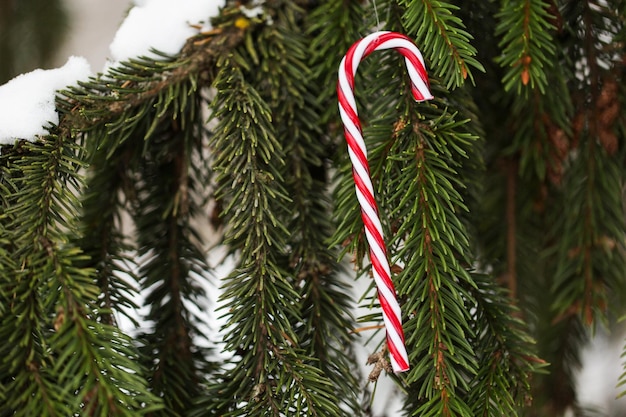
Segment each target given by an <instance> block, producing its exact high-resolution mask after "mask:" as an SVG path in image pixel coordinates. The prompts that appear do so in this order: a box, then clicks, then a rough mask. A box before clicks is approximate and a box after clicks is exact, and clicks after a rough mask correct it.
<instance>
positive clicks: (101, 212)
mask: <svg viewBox="0 0 626 417" xmlns="http://www.w3.org/2000/svg"><path fill="white" fill-rule="evenodd" d="M98 134H100V135H103V136H104V135H106V132H98V133H95V134H94V136H98ZM87 136H88V137H87V138H86V141H87V143H90V144H94V143H96V142H97V140H93V141H91V140H89V138H90V137H91V135H87ZM92 154H93V155H94V157H93V158H92V162H91V165H90V167H89V174H88V180H87V185H86V189H85V194H84V198H83V216H82V218H81V220H80V225H81V226H82V231H81V238H80V241H79V243H78V246H79V247H81V248H82V249H83V251H84V252H85V255H87V256H88V257H89V261H87V262H86V264H85V267H86V268H93V269H94V270H95V271H96V275H97V283H98V287H99V288H100V297H99V301H100V308H101V309H102V320H103V322H104V323H106V324H111V325H113V324H115V323H116V319H115V314H121V315H123V316H125V317H126V318H127V319H129V320H130V321H131V322H133V323H134V324H135V325H136V320H135V317H134V315H133V314H131V312H132V311H133V310H134V309H136V308H137V307H138V306H137V305H136V303H135V301H134V300H133V298H134V297H135V296H136V292H137V289H136V288H135V287H134V285H133V282H137V280H138V278H137V276H136V275H135V273H134V272H133V269H134V267H135V263H134V261H133V260H132V259H131V258H130V255H129V254H130V253H131V250H132V247H131V245H130V244H129V242H128V240H129V239H128V238H127V237H126V236H124V234H123V233H122V231H121V229H122V226H123V223H122V215H123V214H124V210H125V209H126V208H127V207H125V202H124V201H122V199H123V196H124V195H125V196H126V198H127V199H128V198H129V197H131V198H132V195H129V194H130V193H131V192H132V191H131V190H129V183H130V178H128V177H129V175H130V172H129V165H130V161H129V158H130V157H131V155H132V153H131V152H129V149H128V148H127V147H123V148H122V149H121V150H119V151H118V152H115V154H114V155H113V156H112V157H111V158H106V154H104V153H98V152H93V153H92ZM129 279H131V280H132V282H129V281H128V280H129Z"/></svg>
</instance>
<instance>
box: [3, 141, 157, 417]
mask: <svg viewBox="0 0 626 417" xmlns="http://www.w3.org/2000/svg"><path fill="white" fill-rule="evenodd" d="M81 155H82V149H81V148H80V147H79V146H78V145H76V144H75V143H74V142H73V141H72V140H68V139H64V138H62V137H60V136H56V135H54V134H51V135H50V136H47V137H45V138H43V140H42V141H41V142H38V143H27V142H23V143H18V145H17V146H16V147H15V148H14V149H13V150H12V152H10V153H9V156H8V165H7V166H8V170H9V171H8V172H9V174H10V177H9V178H11V179H12V181H14V183H15V184H16V188H17V189H16V192H15V200H14V201H15V203H14V204H12V205H11V207H10V208H8V209H7V211H6V214H7V216H8V217H9V218H10V219H11V221H10V222H9V223H8V229H10V230H11V233H12V235H13V244H14V246H15V251H14V254H15V256H16V260H17V262H18V263H19V264H20V265H21V267H20V268H21V271H16V275H15V276H16V278H17V282H21V283H23V284H26V285H28V287H30V288H31V290H30V291H35V293H31V295H30V296H29V298H31V299H32V301H33V302H34V303H35V305H38V307H35V309H33V310H31V313H29V314H26V315H23V314H21V313H19V312H18V311H17V308H18V306H19V308H20V309H21V308H23V307H27V308H28V306H29V303H23V304H22V303H18V304H16V305H15V308H16V310H13V311H11V313H10V314H9V315H7V316H8V317H13V318H14V319H15V318H17V317H23V318H24V319H26V321H23V320H17V322H18V323H19V322H20V321H21V322H22V323H23V324H26V323H29V327H30V328H28V329H24V328H22V329H19V330H21V332H20V333H21V335H20V336H19V338H20V339H21V340H22V343H23V346H24V347H25V349H11V350H10V351H9V353H8V355H12V356H14V358H15V360H14V361H12V367H14V368H13V369H12V372H14V375H15V376H14V383H13V384H11V386H10V387H9V389H11V390H12V391H13V392H15V396H14V397H13V398H12V399H11V400H10V401H9V406H10V407H12V408H13V409H14V410H15V412H17V415H22V414H21V413H23V412H29V413H30V412H31V411H32V409H31V408H28V407H26V405H25V404H26V402H28V403H30V402H31V401H37V402H40V404H41V405H40V407H41V409H40V411H41V413H40V414H41V415H68V414H73V413H78V412H79V410H81V409H82V410H83V411H85V412H87V413H90V414H91V415H98V416H105V415H107V416H113V415H137V414H138V413H139V414H140V415H142V414H144V413H146V412H148V411H150V409H156V408H158V403H159V402H158V400H157V399H156V398H154V397H152V396H151V395H150V394H149V392H148V390H147V387H146V385H145V380H143V378H142V370H141V368H139V367H138V365H137V364H136V363H134V361H133V359H135V358H136V354H135V353H134V351H133V349H132V348H129V347H128V340H127V339H125V336H123V335H121V334H120V333H119V332H118V331H117V329H113V328H111V327H109V326H106V325H104V324H101V323H100V322H99V314H98V309H97V307H96V306H95V305H94V300H96V299H97V294H98V290H97V287H96V286H95V285H94V276H93V271H92V270H90V269H83V268H80V267H78V265H82V264H83V263H84V255H83V254H81V252H80V250H78V249H77V248H75V247H73V246H72V245H71V244H69V243H68V238H67V236H75V235H76V223H75V222H74V221H73V220H72V219H74V216H73V215H72V214H73V213H74V212H76V211H78V207H79V203H78V200H77V197H76V195H75V194H76V192H77V190H78V189H79V187H80V177H79V176H78V173H77V171H78V168H79V167H81V163H80V160H81V159H82V156H81ZM5 158H7V157H5ZM17 184H19V186H17ZM29 281H30V282H29ZM46 288H52V289H54V290H52V291H50V290H46ZM36 293H38V294H39V296H37V295H35V294H36ZM15 295H17V293H15ZM25 295H26V294H25ZM31 307H34V306H32V305H31ZM33 313H34V314H33ZM3 328H6V327H5V326H3ZM11 338H15V336H12V337H11ZM16 342H17V340H16ZM20 368H21V369H20ZM129 370H130V371H131V372H129ZM52 378H54V379H52ZM24 383H27V384H29V385H30V386H31V387H39V388H38V389H35V390H32V388H26V387H23V386H20V384H24ZM146 404H154V405H153V406H149V407H146ZM56 407H62V408H60V409H59V408H56Z"/></svg>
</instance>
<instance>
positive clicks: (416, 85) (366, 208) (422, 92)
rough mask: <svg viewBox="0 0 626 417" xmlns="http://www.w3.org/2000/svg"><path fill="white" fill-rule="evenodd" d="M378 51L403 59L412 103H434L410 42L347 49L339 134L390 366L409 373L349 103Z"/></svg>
mask: <svg viewBox="0 0 626 417" xmlns="http://www.w3.org/2000/svg"><path fill="white" fill-rule="evenodd" d="M380 49H396V50H397V51H398V52H400V53H401V54H402V55H404V58H405V61H406V67H407V70H408V73H409V77H410V78H411V83H412V84H411V91H412V93H413V97H414V98H415V100H417V101H424V100H431V99H432V98H433V96H432V94H431V93H430V89H429V85H428V75H427V74H426V68H425V65H424V58H423V57H422V54H421V53H420V51H419V49H417V47H416V46H415V44H414V43H413V41H411V40H410V39H409V38H408V37H406V36H404V35H402V34H400V33H395V32H387V31H381V32H375V33H372V34H371V35H368V36H366V37H364V38H363V39H361V40H360V41H357V42H356V43H354V45H352V46H351V47H350V49H348V52H347V53H346V56H344V57H343V59H342V60H341V64H339V74H338V75H339V82H338V84H337V95H338V97H339V113H340V115H341V120H342V121H343V124H344V133H345V137H346V141H347V142H348V154H349V155H350V160H351V161H352V175H353V177H354V184H355V188H356V196H357V199H358V200H359V204H360V205H361V217H362V219H363V224H364V225H365V236H366V238H367V243H368V244H369V247H370V261H371V263H372V269H373V275H374V281H375V282H376V286H377V288H378V299H379V301H380V305H381V307H382V310H383V321H384V323H385V329H386V331H387V346H388V348H389V353H390V358H391V366H392V368H393V370H394V372H404V371H407V370H408V369H409V358H408V355H407V352H406V347H405V345H404V331H403V330H402V316H401V312H400V305H399V304H398V300H397V299H396V290H395V288H394V286H393V282H392V281H391V272H390V269H389V261H388V260H387V248H386V246H385V241H384V239H383V228H382V225H381V223H380V218H379V216H378V206H377V204H376V200H375V199H374V187H373V186H372V181H371V178H370V170H369V164H368V162H367V149H366V147H365V142H364V140H363V134H362V130H361V122H360V121H359V116H358V113H357V109H356V100H355V99H354V93H353V90H354V75H355V74H356V70H357V67H358V66H359V63H360V62H361V61H362V60H363V59H364V58H365V57H366V56H368V55H369V54H371V53H372V52H374V51H377V50H380Z"/></svg>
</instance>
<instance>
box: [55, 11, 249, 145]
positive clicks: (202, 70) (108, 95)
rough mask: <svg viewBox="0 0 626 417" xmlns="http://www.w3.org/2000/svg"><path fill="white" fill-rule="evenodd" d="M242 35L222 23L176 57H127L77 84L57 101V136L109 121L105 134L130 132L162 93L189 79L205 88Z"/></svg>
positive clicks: (191, 42) (230, 26)
mask: <svg viewBox="0 0 626 417" xmlns="http://www.w3.org/2000/svg"><path fill="white" fill-rule="evenodd" d="M243 33H244V32H243V30H242V29H240V28H238V27H236V26H235V25H234V24H232V22H231V24H230V25H229V24H228V23H224V24H223V26H220V27H218V28H216V29H214V30H212V31H210V32H207V33H203V34H200V35H197V36H195V37H193V38H190V39H189V40H188V41H187V43H186V45H185V46H184V47H183V49H182V51H181V53H180V54H179V55H178V56H177V57H170V56H166V55H162V54H161V55H162V58H163V59H161V60H155V59H149V58H145V57H144V58H137V59H131V60H130V61H129V62H123V63H121V65H120V66H118V67H114V68H112V69H110V70H109V72H108V73H106V74H104V75H101V76H99V77H98V78H96V79H95V80H91V81H89V82H80V83H79V87H73V88H71V89H69V90H67V91H64V92H63V95H62V96H61V97H59V98H58V99H57V107H58V108H59V109H60V110H62V112H63V113H64V116H63V117H62V118H61V120H60V122H59V128H60V129H61V132H62V133H64V134H69V133H71V132H72V131H76V130H80V131H82V132H86V131H89V130H90V129H93V128H94V127H96V126H102V125H104V124H107V123H109V122H112V123H113V125H112V126H111V127H109V130H112V131H131V130H132V129H133V128H135V127H136V126H137V119H138V118H141V117H142V115H141V113H139V114H138V113H137V111H138V110H137V109H145V108H146V107H147V106H149V104H150V103H153V102H154V101H155V100H157V99H158V98H159V97H160V96H162V94H163V92H164V91H168V89H171V88H175V86H176V85H180V84H184V83H185V82H186V81H188V80H190V79H191V80H198V82H199V83H202V84H205V85H208V84H210V83H211V82H212V81H213V78H214V73H213V71H214V68H215V65H216V62H217V61H218V60H219V59H220V57H221V56H223V55H224V54H228V52H229V51H230V50H231V49H233V48H234V47H236V46H237V45H239V44H240V43H241V42H242V40H243ZM155 52H158V51H155ZM120 120H122V121H123V122H122V123H120ZM115 127H116V128H115Z"/></svg>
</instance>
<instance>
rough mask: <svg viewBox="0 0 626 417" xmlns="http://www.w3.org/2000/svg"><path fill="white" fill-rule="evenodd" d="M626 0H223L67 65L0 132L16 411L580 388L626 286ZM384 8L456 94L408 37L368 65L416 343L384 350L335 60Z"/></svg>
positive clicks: (385, 195)
mask: <svg viewBox="0 0 626 417" xmlns="http://www.w3.org/2000/svg"><path fill="white" fill-rule="evenodd" d="M207 1H212V0H207ZM1 4H3V3H2V2H0V5H1ZM253 10H254V13H252V11H253ZM625 16H626V2H625V1H623V0H604V1H592V0H588V1H585V0H583V1H578V0H558V1H556V0H554V1H540V0H500V1H498V2H496V1H474V2H453V1H449V2H443V1H431V0H376V1H371V2H363V1H361V0H344V1H337V0H318V1H309V0H265V1H235V0H228V1H225V2H224V5H223V7H222V8H220V12H219V15H217V16H213V17H211V23H212V29H211V30H207V31H203V32H202V31H201V32H199V33H198V34H197V35H196V36H194V37H192V38H190V39H188V41H187V43H186V44H185V46H184V47H183V48H182V50H181V51H180V52H179V53H178V54H176V55H174V56H170V55H167V54H164V53H161V54H158V55H157V56H154V55H151V56H150V57H148V56H140V57H136V58H133V59H130V60H128V61H125V62H122V63H120V64H118V65H116V66H112V67H110V68H108V69H107V70H106V72H105V73H103V74H99V75H98V76H96V77H93V78H91V79H89V80H88V81H84V82H81V83H80V84H79V86H77V87H72V88H68V89H66V90H64V91H62V92H60V93H59V95H58V97H57V100H56V109H57V111H58V113H59V115H60V119H59V123H58V124H56V125H51V126H49V127H48V134H46V135H43V136H41V137H38V138H36V140H27V139H29V138H17V139H16V140H15V143H14V144H10V145H4V146H2V149H1V154H0V167H1V168H0V169H1V177H0V195H1V204H2V205H1V210H0V230H1V233H0V243H1V244H0V271H1V272H2V273H1V275H0V339H1V340H3V343H2V344H1V345H0V416H69V415H86V416H87V415H89V416H138V415H146V416H198V417H199V416H251V417H252V416H372V415H373V414H372V411H371V409H370V407H369V406H368V403H367V402H368V398H369V396H370V395H375V394H374V393H373V391H374V388H373V387H375V385H374V384H375V383H376V381H377V380H379V379H380V378H391V379H393V381H394V382H395V383H396V387H397V390H398V392H400V393H401V395H402V398H403V415H407V416H422V417H426V416H459V417H460V416H464V417H474V416H494V417H495V416H503V415H505V416H514V415H519V416H550V417H552V416H562V415H565V414H566V413H567V412H573V413H574V415H576V416H584V415H586V413H587V411H586V410H585V409H584V407H582V406H581V404H579V402H578V400H577V392H576V387H575V385H574V371H575V370H576V369H577V368H578V367H579V366H580V350H581V347H582V346H584V344H585V342H586V341H587V340H588V338H589V334H590V332H591V331H592V330H593V329H594V328H595V326H597V325H605V324H606V323H608V322H610V321H611V320H613V319H614V318H615V317H616V316H619V315H620V314H621V313H622V309H621V305H623V303H624V302H625V301H626V298H625V295H626V294H625V288H624V283H625V282H626V280H625V279H624V276H623V275H624V272H625V267H626V263H625V254H626V248H625V247H624V234H625V231H626V230H625V229H626V225H625V224H624V207H623V196H622V189H623V186H624V175H625V172H626V171H625V170H624V169H623V168H624V157H625V156H626V155H625V151H624V149H625V147H624V145H623V144H624V139H625V135H626V116H625V114H626V113H624V112H623V111H622V110H621V106H622V104H624V102H625V100H626V85H625V84H624V82H623V78H624V76H625V75H626V70H625V68H626V65H625V64H626V22H625V20H626V17H625ZM202 18H206V17H205V16H203V17H201V19H202ZM377 27H382V28H384V29H386V30H392V31H397V32H401V33H404V34H406V35H408V36H409V37H410V38H412V39H414V40H415V42H416V44H417V45H418V46H419V48H420V49H421V51H422V52H423V54H424V57H425V59H426V62H427V68H428V71H429V75H430V82H431V88H432V91H433V94H434V96H435V99H434V100H433V101H429V102H425V103H416V102H415V101H413V99H412V96H411V94H410V91H411V90H410V81H409V78H408V75H407V74H406V70H405V68H404V65H403V62H402V59H401V56H400V55H399V54H397V53H396V52H394V51H384V52H382V51H381V52H376V53H375V54H373V56H372V57H370V58H368V59H367V60H365V61H364V62H363V64H362V67H361V69H360V71H359V74H358V75H357V79H356V87H357V88H356V95H357V101H358V104H359V111H360V116H361V118H362V121H363V125H364V137H365V140H366V142H367V146H368V150H369V159H370V166H371V173H372V178H373V182H374V186H375V189H376V194H377V199H378V203H379V206H380V211H381V217H382V224H383V228H384V230H385V235H386V236H387V237H388V242H387V244H388V248H389V257H390V263H391V265H392V270H393V280H394V283H395V285H396V290H397V293H398V298H399V301H400V304H401V308H402V316H403V322H404V331H405V334H406V345H407V349H408V352H409V360H410V365H411V369H410V370H409V371H408V372H406V373H401V374H393V373H391V372H389V373H387V372H383V371H385V370H388V369H389V362H388V359H387V352H386V349H385V347H384V345H382V344H381V345H380V346H377V345H376V344H375V343H373V344H368V345H366V349H368V352H369V353H370V354H371V356H370V360H369V361H368V363H370V365H371V368H370V369H371V373H370V375H369V376H367V375H363V374H362V372H361V369H360V365H361V364H358V363H357V361H356V353H355V346H356V345H357V344H358V343H359V340H362V339H366V338H367V339H369V338H370V337H371V338H374V339H376V340H379V339H381V337H380V336H381V333H382V332H383V330H382V325H381V324H382V318H381V314H380V305H379V303H378V301H377V298H376V290H375V287H374V286H373V284H372V285H370V286H369V288H368V289H367V290H366V291H365V293H364V294H355V293H354V290H353V289H352V288H351V287H352V285H351V283H352V281H351V278H352V275H353V274H350V273H349V272H348V271H349V268H348V267H347V266H350V267H353V268H354V270H355V271H356V275H357V276H359V277H361V279H366V280H367V279H368V272H369V271H370V268H371V265H370V263H369V258H368V257H367V256H366V253H367V243H366V241H365V235H364V232H363V223H362V220H361V218H360V216H359V207H358V202H357V200H356V198H355V194H354V183H353V180H352V176H351V166H350V163H349V160H348V158H347V153H346V151H345V144H344V142H343V138H342V133H343V132H342V128H341V122H340V120H339V115H338V112H337V110H336V109H337V98H336V93H335V86H336V80H337V68H338V64H339V61H340V59H341V57H342V56H343V54H344V53H345V52H346V50H347V49H348V48H349V46H350V45H351V44H352V43H353V42H355V41H356V40H358V39H360V38H361V37H363V36H364V35H366V34H368V33H371V32H372V31H374V30H375V28H377ZM0 123H2V119H0ZM215 242H216V243H215ZM211 244H215V245H216V246H217V247H219V248H223V249H224V253H226V257H227V258H228V259H230V260H234V263H235V265H234V268H233V269H232V271H231V272H230V273H227V274H225V275H224V274H221V273H220V271H222V270H223V269H221V268H219V265H218V264H217V263H216V262H215V260H214V259H213V258H214V257H215V256H211V257H208V253H207V249H206V248H207V247H208V246H209V245H211ZM212 253H213V252H212ZM208 258H211V259H208ZM350 264H351V265H350ZM346 277H350V278H346ZM209 281H210V282H212V283H213V284H214V286H215V287H220V288H221V290H220V292H219V293H220V302H219V306H220V307H219V310H218V311H215V310H216V309H218V306H217V305H213V304H209V305H207V302H206V298H207V294H206V288H211V287H210V286H207V285H205V283H206V282H209ZM138 294H141V295H142V297H141V300H140V299H139V297H138ZM357 304H360V305H362V306H366V307H368V308H370V309H371V310H370V314H367V315H366V316H365V317H356V318H355V317H353V316H352V314H351V311H353V308H354V306H355V305H357ZM139 307H143V308H144V309H143V310H142V311H146V312H147V313H146V315H145V317H142V319H144V320H145V321H146V323H147V327H145V326H144V327H143V330H142V332H141V333H138V332H134V333H132V334H126V333H125V332H124V331H123V329H121V328H120V319H121V318H122V317H123V316H127V318H125V320H127V319H130V321H133V320H135V319H136V318H137V317H138V314H139V313H138V312H137V311H138V309H139ZM207 314H214V315H221V316H222V317H223V320H224V323H225V324H224V326H223V328H222V329H221V334H223V335H224V339H223V340H221V339H220V340H216V339H215V338H216V337H217V336H215V335H214V334H205V333H204V330H203V329H204V328H205V326H204V325H203V322H204V321H206V315H207ZM357 320H358V321H357ZM377 336H378V338H377ZM204 339H209V340H208V342H209V343H207V340H204ZM209 344H211V345H213V346H214V347H213V348H207V347H206V346H207V345H209ZM624 380H626V377H625V378H624ZM368 381H371V382H373V383H374V384H371V383H370V382H368ZM615 383H616V384H617V383H618V381H615ZM389 415H391V414H389Z"/></svg>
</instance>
